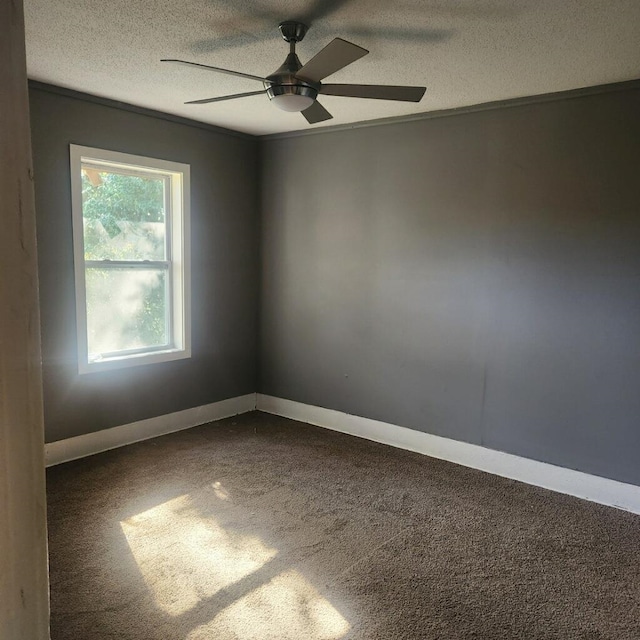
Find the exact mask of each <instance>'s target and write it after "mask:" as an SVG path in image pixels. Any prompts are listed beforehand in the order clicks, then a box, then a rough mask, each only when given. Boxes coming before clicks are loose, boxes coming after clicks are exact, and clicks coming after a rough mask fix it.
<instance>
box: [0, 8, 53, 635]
mask: <svg viewBox="0 0 640 640" xmlns="http://www.w3.org/2000/svg"><path fill="white" fill-rule="evenodd" d="M0 87H2V90H1V91H0V114H1V117H0V154H1V155H0V157H1V162H2V166H1V170H0V194H2V197H1V198H0V225H1V228H2V231H1V232H0V510H1V511H0V638H2V640H18V639H20V640H23V639H25V638H29V640H42V639H46V638H48V637H49V587H48V575H47V531H46V507H45V481H44V448H43V442H44V430H43V417H42V383H41V366H40V322H39V312H38V271H37V258H36V234H35V213H34V198H33V170H32V164H31V141H30V128H29V105H28V99H27V73H26V60H25V43H24V14H23V7H22V0H12V1H11V2H9V1H7V2H1V3H0Z"/></svg>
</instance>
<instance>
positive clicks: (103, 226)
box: [82, 168, 169, 354]
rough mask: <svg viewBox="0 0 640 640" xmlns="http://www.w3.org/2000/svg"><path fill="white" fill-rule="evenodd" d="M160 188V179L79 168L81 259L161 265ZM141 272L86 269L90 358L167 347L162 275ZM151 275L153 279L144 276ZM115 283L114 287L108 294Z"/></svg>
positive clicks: (162, 205)
mask: <svg viewBox="0 0 640 640" xmlns="http://www.w3.org/2000/svg"><path fill="white" fill-rule="evenodd" d="M166 188H167V183H166V180H165V178H163V177H161V176H159V177H157V178H156V177H148V178H147V177H142V176H135V175H131V174H124V173H117V172H111V171H102V170H100V171H97V170H95V169H91V168H89V169H88V170H87V169H85V170H84V171H83V174H82V216H83V227H84V252H85V259H86V260H92V261H113V260H126V261H142V260H148V261H164V260H166V257H167V256H166V233H167V229H166V217H165V189H166ZM145 271H146V273H147V277H142V275H143V274H142V273H141V272H140V271H139V270H138V269H136V268H132V267H129V268H127V267H118V268H117V270H116V272H114V271H113V269H105V268H99V267H98V266H97V265H96V266H95V267H91V266H88V272H87V279H86V280H87V282H86V284H87V318H88V320H89V324H88V334H89V335H88V342H89V352H90V353H94V354H95V353H106V352H117V351H123V350H128V349H137V348H144V347H153V346H163V345H166V344H167V341H168V335H169V331H168V326H167V317H168V314H167V308H166V307H167V299H168V295H167V290H166V286H167V282H168V280H167V278H166V270H165V269H164V268H163V267H160V266H158V267H155V269H154V267H152V266H150V269H149V270H146V269H145ZM153 271H155V272H156V277H149V276H153ZM118 273H119V274H120V275H118ZM127 273H129V277H128V278H127V276H126V274H127ZM123 276H124V277H125V279H124V280H123ZM116 282H117V283H119V284H118V286H116V287H115V289H114V286H115V283H116Z"/></svg>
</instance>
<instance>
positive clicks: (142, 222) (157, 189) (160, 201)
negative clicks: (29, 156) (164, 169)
mask: <svg viewBox="0 0 640 640" xmlns="http://www.w3.org/2000/svg"><path fill="white" fill-rule="evenodd" d="M166 188H167V180H166V178H165V177H163V176H138V175H128V174H124V173H116V172H113V171H111V170H104V171H103V170H100V169H96V168H92V167H90V166H85V165H83V167H82V221H83V227H84V257H85V260H164V259H165V237H166V224H165V222H166V220H165V210H164V206H165V189H166Z"/></svg>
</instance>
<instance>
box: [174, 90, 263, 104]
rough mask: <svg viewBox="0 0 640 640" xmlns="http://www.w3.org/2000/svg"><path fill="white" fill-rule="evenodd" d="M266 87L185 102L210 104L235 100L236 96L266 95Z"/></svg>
mask: <svg viewBox="0 0 640 640" xmlns="http://www.w3.org/2000/svg"><path fill="white" fill-rule="evenodd" d="M264 94H265V91H264V89H263V90H262V91H247V93H235V94H234V95H232V96H220V97H218V98H205V99H204V100H190V101H189V102H185V104H209V103H210V102H222V101H223V100H233V99H234V98H247V97H249V96H261V95H264Z"/></svg>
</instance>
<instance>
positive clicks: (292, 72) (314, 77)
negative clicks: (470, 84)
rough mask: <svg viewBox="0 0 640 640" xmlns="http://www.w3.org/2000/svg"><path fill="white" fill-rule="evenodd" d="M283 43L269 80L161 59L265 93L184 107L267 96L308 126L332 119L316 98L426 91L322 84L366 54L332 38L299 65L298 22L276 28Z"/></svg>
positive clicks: (398, 96)
mask: <svg viewBox="0 0 640 640" xmlns="http://www.w3.org/2000/svg"><path fill="white" fill-rule="evenodd" d="M278 28H279V29H280V33H281V34H282V37H283V39H284V40H285V41H286V42H288V43H289V45H290V49H289V55H288V56H287V57H286V59H285V61H284V63H283V64H282V66H280V67H279V68H278V69H276V71H274V72H273V73H272V74H271V75H270V76H267V77H266V78H261V77H260V76H254V75H251V74H249V73H242V72H240V71H231V70H230V69H221V68H220V67H211V66H209V65H206V64H200V63H198V62H188V61H187V60H175V59H168V58H167V59H163V60H161V62H175V63H178V64H185V65H188V66H190V67H198V68H200V69H210V70H212V71H218V72H220V73H227V74H229V75H232V76H239V77H241V78H248V79H249V80H257V81H258V82H262V83H263V85H264V89H261V90H260V91H248V92H246V93H236V94H235V95H231V96H220V97H217V98H205V99H203V100H191V101H189V102H185V104H208V103H210V102H222V101H223V100H234V99H235V98H246V97H248V96H257V95H261V94H265V93H266V94H267V96H268V97H269V99H270V100H271V102H272V103H273V104H274V105H275V106H276V107H278V108H279V109H282V110H283V111H300V112H302V115H303V116H304V117H305V118H306V120H307V122H308V123H309V124H315V123H317V122H323V121H324V120H329V119H331V118H332V117H333V116H332V115H331V114H330V113H329V112H328V111H327V110H326V109H325V108H324V107H323V106H322V105H321V104H320V103H319V102H318V101H317V97H318V94H323V95H327V96H344V97H346V98H373V99H375V100H399V101H403V102H420V100H421V99H422V96H423V95H424V92H425V91H426V87H402V86H390V85H378V84H324V83H323V82H322V80H324V79H325V78H326V77H327V76H330V75H331V74H332V73H335V72H336V71H339V70H340V69H343V68H344V67H346V66H347V65H349V64H351V63H352V62H355V61H356V60H359V59H360V58H362V57H363V56H366V55H367V53H369V52H368V51H367V50H366V49H363V48H362V47H359V46H357V45H355V44H352V43H351V42H347V41H346V40H343V39H342V38H335V39H334V40H333V41H331V42H330V43H329V44H328V45H327V46H326V47H325V48H324V49H321V50H320V51H319V52H318V53H317V54H316V55H315V56H314V57H313V58H311V60H309V62H307V63H306V64H304V65H303V64H302V63H301V62H300V60H299V58H298V56H297V55H296V43H297V42H301V41H302V39H303V38H304V36H305V34H306V33H307V29H308V27H307V25H305V24H303V23H301V22H295V21H291V20H289V21H286V22H281V23H280V25H279V26H278Z"/></svg>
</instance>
